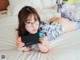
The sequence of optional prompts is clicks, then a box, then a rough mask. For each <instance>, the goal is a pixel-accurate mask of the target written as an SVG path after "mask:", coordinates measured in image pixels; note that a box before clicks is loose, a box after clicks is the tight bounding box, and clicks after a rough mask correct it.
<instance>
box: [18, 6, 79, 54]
mask: <svg viewBox="0 0 80 60" xmlns="http://www.w3.org/2000/svg"><path fill="white" fill-rule="evenodd" d="M18 18H19V27H18V35H19V38H18V42H17V48H18V49H19V50H21V51H30V50H31V47H30V46H25V44H24V43H23V42H22V40H21V37H22V36H24V35H29V34H36V33H37V32H38V31H39V33H40V32H42V33H43V34H44V36H42V37H41V38H39V41H40V42H41V43H37V45H38V47H39V49H40V51H41V52H43V53H46V52H48V51H49V50H50V46H49V44H48V43H47V41H50V40H55V39H56V38H57V37H59V36H60V35H62V34H63V33H66V32H69V31H72V30H74V29H77V28H79V27H80V22H73V21H69V20H68V19H65V18H61V17H55V18H54V17H53V18H51V19H50V20H49V23H44V22H41V20H40V17H39V15H38V13H37V12H36V10H35V9H34V8H33V7H30V6H25V7H23V8H22V9H21V10H20V12H19V14H18Z"/></svg>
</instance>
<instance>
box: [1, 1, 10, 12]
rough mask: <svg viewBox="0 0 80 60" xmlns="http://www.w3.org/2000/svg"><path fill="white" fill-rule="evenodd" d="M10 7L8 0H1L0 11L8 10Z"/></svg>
mask: <svg viewBox="0 0 80 60" xmlns="http://www.w3.org/2000/svg"><path fill="white" fill-rule="evenodd" d="M8 5H9V2H8V0H0V11H2V10H6V9H7V6H8Z"/></svg>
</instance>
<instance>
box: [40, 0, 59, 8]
mask: <svg viewBox="0 0 80 60" xmlns="http://www.w3.org/2000/svg"><path fill="white" fill-rule="evenodd" d="M41 3H42V5H43V8H52V7H56V6H57V4H56V0H41Z"/></svg>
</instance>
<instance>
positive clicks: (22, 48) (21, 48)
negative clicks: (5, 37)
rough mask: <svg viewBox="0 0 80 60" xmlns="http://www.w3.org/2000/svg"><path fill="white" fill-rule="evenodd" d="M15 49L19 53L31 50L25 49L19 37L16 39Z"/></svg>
mask: <svg viewBox="0 0 80 60" xmlns="http://www.w3.org/2000/svg"><path fill="white" fill-rule="evenodd" d="M17 49H18V50H20V51H29V50H31V48H30V47H26V46H25V44H24V43H23V42H22V41H21V37H19V38H18V41H17Z"/></svg>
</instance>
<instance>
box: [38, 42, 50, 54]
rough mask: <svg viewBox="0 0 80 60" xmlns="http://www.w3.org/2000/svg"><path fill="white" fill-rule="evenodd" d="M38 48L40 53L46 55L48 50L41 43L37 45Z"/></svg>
mask: <svg viewBox="0 0 80 60" xmlns="http://www.w3.org/2000/svg"><path fill="white" fill-rule="evenodd" d="M38 47H39V49H40V51H41V52H42V53H47V52H48V51H49V49H48V48H47V47H46V46H44V45H43V44H41V43H39V44H38Z"/></svg>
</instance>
